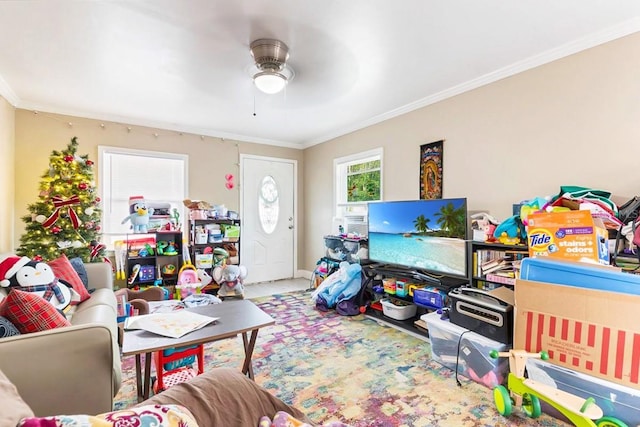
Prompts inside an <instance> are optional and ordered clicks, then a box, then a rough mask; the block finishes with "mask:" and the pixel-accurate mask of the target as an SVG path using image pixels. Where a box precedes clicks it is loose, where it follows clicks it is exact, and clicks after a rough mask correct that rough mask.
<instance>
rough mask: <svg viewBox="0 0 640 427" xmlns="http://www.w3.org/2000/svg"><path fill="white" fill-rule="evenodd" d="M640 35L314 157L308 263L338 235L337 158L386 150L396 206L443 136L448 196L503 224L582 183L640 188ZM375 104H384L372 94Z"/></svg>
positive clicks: (388, 187)
mask: <svg viewBox="0 0 640 427" xmlns="http://www.w3.org/2000/svg"><path fill="white" fill-rule="evenodd" d="M638 69H640V33H637V34H634V35H631V36H627V37H624V38H622V39H618V40H615V41H612V42H609V43H606V44H604V45H600V46H597V47H594V48H592V49H589V50H586V51H583V52H580V53H578V54H575V55H572V56H569V57H566V58H563V59H561V60H558V61H554V62H552V63H549V64H546V65H543V66H540V67H537V68H535V69H532V70H529V71H526V72H523V73H521V74H518V75H515V76H512V77H510V78H506V79H503V80H501V81H498V82H495V83H493V84H490V85H487V86H484V87H481V88H478V89H476V90H473V91H470V92H467V93H464V94H461V95H458V96H456V97H453V98H450V99H447V100H444V101H441V102H438V103H436V104H433V105H430V106H427V107H424V108H422V109H420V110H416V111H413V112H411V113H409V114H405V115H403V116H400V117H397V118H393V119H390V120H387V121H385V122H383V123H379V124H377V125H374V126H371V127H368V128H366V129H362V130H360V131H356V132H353V133H351V134H349V135H345V136H342V137H339V138H336V139H334V140H332V141H330V142H328V143H324V144H320V145H316V146H314V147H311V148H308V149H306V150H305V153H304V158H305V160H306V162H305V163H306V164H307V165H309V167H307V168H305V171H304V175H305V188H304V194H309V195H314V196H313V197H306V198H305V212H306V213H307V214H306V216H305V220H306V227H307V229H308V230H317V231H314V232H313V233H311V232H310V233H309V234H308V235H307V236H306V239H305V254H306V255H305V259H304V260H303V261H302V262H301V263H300V264H301V266H303V267H305V266H306V268H307V269H312V268H313V267H314V265H315V263H316V261H317V260H318V258H320V257H321V256H322V255H323V252H324V251H323V239H322V237H323V235H324V234H328V233H331V232H335V230H332V229H331V227H332V223H331V222H332V221H331V219H332V215H333V207H332V199H331V198H330V196H331V195H332V191H331V188H332V182H333V178H332V177H333V159H334V158H336V157H341V156H345V155H349V154H353V153H357V152H359V151H364V150H368V149H372V148H375V147H383V148H384V159H383V174H384V189H383V191H384V198H385V200H406V199H417V198H418V197H419V187H418V184H419V171H420V166H419V152H420V151H419V150H420V145H421V144H426V143H429V142H433V141H437V140H440V139H444V140H445V142H444V158H443V160H444V166H443V171H444V172H443V173H444V183H443V191H444V197H445V198H447V197H467V198H468V206H469V209H472V210H488V211H489V212H491V213H492V214H493V215H494V216H496V217H497V218H498V219H500V220H502V219H504V218H506V217H508V216H510V215H511V209H512V204H513V203H517V202H519V201H521V200H524V199H529V198H533V197H536V196H546V195H555V194H557V193H558V191H559V187H560V186H561V185H568V184H572V185H582V186H585V187H597V188H600V189H604V190H608V191H611V192H613V193H614V194H617V195H623V196H633V195H636V194H639V193H640V174H638V173H637V171H638V159H640V143H639V141H640V138H639V137H640V120H639V118H640V79H639V78H638V73H637V70H638ZM372 102H375V98H374V97H373V96H372Z"/></svg>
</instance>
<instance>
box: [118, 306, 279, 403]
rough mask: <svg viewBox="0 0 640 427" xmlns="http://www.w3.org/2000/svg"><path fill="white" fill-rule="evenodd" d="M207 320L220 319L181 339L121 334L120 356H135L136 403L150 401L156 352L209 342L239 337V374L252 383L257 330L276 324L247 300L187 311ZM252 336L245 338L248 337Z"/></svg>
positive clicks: (154, 335) (136, 333) (153, 335)
mask: <svg viewBox="0 0 640 427" xmlns="http://www.w3.org/2000/svg"><path fill="white" fill-rule="evenodd" d="M185 310H188V311H193V312H195V313H198V314H202V315H205V316H210V317H219V318H220V319H218V321H216V322H215V323H213V324H209V325H207V326H205V327H204V328H201V329H198V330H196V331H193V332H190V333H188V334H186V335H184V336H182V337H180V338H168V337H163V336H160V335H156V334H154V333H152V332H148V331H144V330H131V331H125V332H124V339H123V344H122V355H123V356H134V355H135V356H136V386H137V390H138V402H141V401H143V400H145V399H148V398H149V388H150V382H151V358H152V353H153V352H155V351H162V350H166V349H169V348H174V347H183V346H190V345H200V344H204V343H208V342H212V341H219V340H223V339H226V338H232V337H235V336H237V335H238V334H242V342H243V346H244V362H243V364H242V373H243V374H245V375H247V376H248V377H249V378H251V379H253V367H252V364H251V356H252V354H253V348H254V347H255V344H256V338H257V337H258V330H259V329H260V328H263V327H265V326H270V325H273V324H275V320H274V319H273V318H272V317H271V316H269V315H268V314H267V313H265V312H264V311H262V310H261V309H260V308H259V307H258V306H256V305H255V304H254V303H252V302H251V301H248V300H228V301H224V302H222V303H221V304H211V305H205V306H201V307H193V308H186V309H185ZM249 331H250V332H251V336H250V337H248V336H247V333H248V332H249ZM143 354H144V355H145V367H144V378H143V373H142V360H141V359H142V355H143Z"/></svg>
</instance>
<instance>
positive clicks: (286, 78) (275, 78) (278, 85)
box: [250, 39, 295, 95]
mask: <svg viewBox="0 0 640 427" xmlns="http://www.w3.org/2000/svg"><path fill="white" fill-rule="evenodd" d="M250 51H251V56H252V57H253V59H254V61H255V67H256V68H254V69H253V71H252V77H253V83H254V84H255V85H256V87H257V88H258V89H259V90H260V91H262V92H264V93H266V94H270V95H272V94H276V93H278V92H280V91H282V90H283V89H284V88H285V86H287V84H288V83H289V82H290V81H291V80H292V79H293V77H294V75H295V73H294V72H293V70H292V69H291V67H289V66H288V65H287V59H289V47H288V46H287V45H286V44H284V43H283V42H281V41H280V40H275V39H258V40H255V41H253V42H251V45H250Z"/></svg>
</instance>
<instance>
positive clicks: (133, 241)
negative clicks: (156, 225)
mask: <svg viewBox="0 0 640 427" xmlns="http://www.w3.org/2000/svg"><path fill="white" fill-rule="evenodd" d="M182 241H183V236H182V231H156V232H151V233H146V234H129V235H127V239H126V250H127V254H126V255H127V257H126V270H125V273H126V278H125V280H126V284H127V287H129V288H135V287H137V286H142V287H145V286H150V285H153V284H158V285H162V286H174V285H175V284H176V282H177V278H178V271H179V270H180V267H181V265H182ZM170 246H171V247H172V248H175V252H173V253H172V254H170V255H169V254H166V253H158V252H159V249H158V248H159V247H160V252H163V251H165V250H166V248H168V247H170ZM140 253H142V254H143V255H140ZM166 266H173V268H167V267H166ZM163 270H164V271H163ZM167 270H168V271H169V273H167Z"/></svg>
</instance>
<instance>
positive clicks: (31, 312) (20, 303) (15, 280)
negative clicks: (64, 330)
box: [0, 255, 90, 338]
mask: <svg viewBox="0 0 640 427" xmlns="http://www.w3.org/2000/svg"><path fill="white" fill-rule="evenodd" d="M62 261H64V262H65V263H66V264H62ZM51 264H52V265H56V269H57V271H63V270H62V269H63V267H62V265H65V266H68V268H67V269H65V270H64V272H65V277H68V276H66V270H73V267H72V266H71V264H70V263H69V260H68V259H67V258H66V257H61V258H60V259H57V260H54V261H52V262H51ZM52 265H49V263H46V262H42V261H34V260H31V259H29V258H28V257H19V256H16V255H4V256H0V321H1V323H2V324H3V325H4V328H3V331H4V332H3V335H0V338H1V337H3V336H10V335H15V334H16V332H17V333H22V334H24V333H30V332H37V331H42V330H47V329H52V328H56V327H61V326H69V325H70V323H69V321H68V317H70V316H71V315H72V313H73V308H74V306H75V305H77V304H78V303H79V302H81V301H83V300H84V299H87V298H89V297H90V295H89V293H88V292H87V291H86V289H85V288H84V285H83V283H82V282H81V279H80V277H79V276H78V274H77V273H76V272H75V271H72V274H74V275H75V278H77V281H78V282H79V286H80V287H81V288H83V289H80V288H78V289H79V291H84V292H83V293H82V295H81V294H80V292H79V291H77V290H76V289H75V288H74V286H75V287H78V284H72V283H70V282H69V281H67V280H65V279H63V278H62V275H60V274H56V270H54V268H53V267H52ZM9 324H11V325H13V326H14V327H15V329H14V330H13V329H11V328H9V327H8V325H9Z"/></svg>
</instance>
